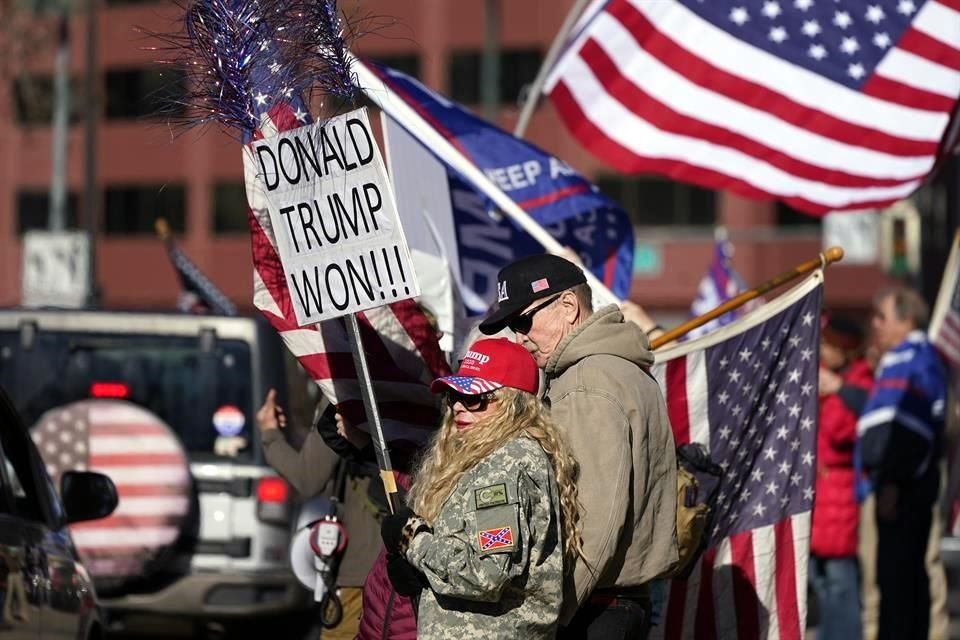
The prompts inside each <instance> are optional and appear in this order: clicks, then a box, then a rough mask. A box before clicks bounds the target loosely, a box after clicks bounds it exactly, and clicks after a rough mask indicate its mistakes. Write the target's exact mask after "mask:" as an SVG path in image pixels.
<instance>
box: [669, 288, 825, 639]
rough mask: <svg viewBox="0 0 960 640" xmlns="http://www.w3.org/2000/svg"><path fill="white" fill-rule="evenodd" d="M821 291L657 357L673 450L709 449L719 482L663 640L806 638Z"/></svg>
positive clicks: (801, 291) (672, 588)
mask: <svg viewBox="0 0 960 640" xmlns="http://www.w3.org/2000/svg"><path fill="white" fill-rule="evenodd" d="M821 283H822V275H821V274H820V273H817V274H815V275H814V276H812V277H810V278H809V279H808V280H806V281H805V282H803V283H801V284H800V285H798V286H797V287H795V288H794V289H792V290H791V291H789V292H788V293H785V294H784V295H782V296H780V297H779V298H777V299H776V300H774V301H772V302H770V303H768V304H766V305H764V306H763V307H761V308H760V309H758V310H756V311H754V312H753V313H751V314H749V315H747V316H745V317H744V318H743V319H742V320H740V321H738V322H736V323H733V324H730V325H727V326H726V327H724V328H722V329H719V330H717V331H716V332H714V333H712V334H710V335H707V336H704V337H703V338H701V339H699V340H695V341H691V342H688V343H685V344H684V345H682V346H680V347H675V348H673V349H670V350H667V351H665V352H663V353H662V354H659V353H658V354H657V355H658V362H657V364H656V366H655V367H654V369H653V372H654V375H655V376H656V378H657V380H658V382H659V383H660V386H661V389H663V390H664V394H665V397H666V400H667V410H668V413H669V415H670V421H671V424H672V426H673V431H674V436H675V439H676V441H677V444H678V445H680V444H684V443H687V442H699V443H702V444H703V445H704V446H706V447H707V448H708V450H709V451H710V454H711V457H712V459H713V460H714V461H715V462H716V463H717V464H719V465H720V466H721V467H722V468H723V470H724V474H723V477H722V479H721V482H720V487H719V494H718V499H717V500H718V506H717V511H716V520H715V523H714V525H713V528H712V530H711V531H709V532H708V534H709V536H710V538H709V548H708V550H707V551H706V553H705V554H704V555H703V556H702V558H701V559H700V560H699V562H698V563H697V565H696V566H694V568H693V571H692V573H691V575H690V577H689V578H688V579H686V580H679V579H677V580H673V581H672V582H671V583H670V585H669V589H668V592H669V595H668V600H667V604H666V608H665V612H664V620H663V622H662V623H661V624H660V625H659V626H658V627H656V628H655V632H654V634H655V637H657V638H667V639H678V638H696V639H697V640H711V639H722V640H728V639H734V638H736V639H739V640H744V639H749V638H766V639H783V640H800V639H801V638H803V633H804V625H805V622H806V613H807V605H806V593H807V558H808V553H809V547H810V544H809V543H810V512H811V509H812V506H813V495H814V470H815V469H816V465H815V455H816V421H817V366H818V353H819V352H818V339H819V335H818V334H819V330H820V299H821V292H822V286H821ZM661 358H662V361H661Z"/></svg>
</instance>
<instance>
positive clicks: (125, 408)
mask: <svg viewBox="0 0 960 640" xmlns="http://www.w3.org/2000/svg"><path fill="white" fill-rule="evenodd" d="M31 435H32V437H33V440H34V442H35V443H36V444H37V448H38V450H39V451H40V455H41V457H42V458H43V461H44V463H45V464H46V467H47V471H48V473H49V474H50V477H51V478H52V479H53V481H54V485H55V486H57V487H58V488H59V483H60V476H61V474H62V473H63V472H64V471H67V470H71V469H75V470H80V471H84V470H89V471H99V472H101V473H104V474H106V475H108V476H110V478H111V479H112V480H113V482H114V484H115V485H116V487H117V495H118V496H119V503H118V505H117V509H116V510H115V511H114V512H113V514H111V515H110V516H108V517H107V518H103V519H101V520H95V521H91V522H79V523H75V524H72V525H70V532H71V534H72V536H73V539H74V542H75V543H76V545H77V549H78V551H79V552H80V556H81V559H82V560H83V563H84V565H85V566H86V567H87V569H88V570H89V571H90V574H91V576H92V577H93V580H94V584H95V586H96V589H97V592H98V594H99V595H101V596H111V595H121V594H124V593H129V592H130V591H132V590H135V589H136V587H137V585H138V583H141V582H142V581H144V580H145V579H148V578H149V577H150V576H151V574H153V573H155V572H156V571H157V570H158V569H160V568H161V567H163V565H164V564H166V563H167V560H169V559H170V557H171V555H172V554H173V549H174V545H175V544H176V542H177V540H178V539H179V538H180V536H181V534H182V533H183V532H184V531H186V530H188V528H189V527H190V523H191V522H192V521H193V520H194V519H195V517H196V508H197V506H196V500H195V499H194V495H193V481H192V479H191V476H190V466H189V462H188V459H187V455H186V452H185V451H184V449H183V446H182V445H181V444H180V441H179V440H178V438H177V436H176V434H175V433H174V432H173V430H172V429H171V428H170V427H169V426H167V424H165V423H164V422H163V421H162V420H161V419H160V418H159V417H157V416H156V415H155V414H153V413H151V412H149V411H147V410H146V409H144V408H142V407H140V406H137V405H135V404H133V403H130V402H127V401H125V400H112V399H111V400H103V399H96V400H82V401H79V402H74V403H72V404H68V405H64V406H62V407H57V408H55V409H51V410H50V411H47V412H46V413H45V414H43V415H42V416H41V417H40V419H39V420H38V421H37V423H36V424H35V425H34V426H33V427H32V428H31ZM58 490H59V489H58Z"/></svg>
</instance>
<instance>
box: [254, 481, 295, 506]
mask: <svg viewBox="0 0 960 640" xmlns="http://www.w3.org/2000/svg"><path fill="white" fill-rule="evenodd" d="M289 496H290V489H289V488H288V487H287V483H286V481H284V479H283V478H277V477H276V476H271V477H267V478H261V479H260V482H259V483H258V484H257V501H258V502H268V503H273V504H276V503H280V502H286V501H287V498H288V497H289Z"/></svg>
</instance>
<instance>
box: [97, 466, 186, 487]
mask: <svg viewBox="0 0 960 640" xmlns="http://www.w3.org/2000/svg"><path fill="white" fill-rule="evenodd" d="M90 469H91V470H93V471H101V472H102V473H106V474H108V475H109V476H110V479H111V480H113V482H114V483H115V484H116V485H117V488H118V489H122V488H123V487H124V486H127V485H132V484H148V485H149V484H158V483H167V482H170V483H177V484H181V483H186V482H187V481H188V480H189V478H190V473H189V472H188V471H187V469H186V467H185V466H184V465H183V464H151V465H145V464H138V465H132V466H128V465H120V466H106V465H98V464H96V463H91V465H90Z"/></svg>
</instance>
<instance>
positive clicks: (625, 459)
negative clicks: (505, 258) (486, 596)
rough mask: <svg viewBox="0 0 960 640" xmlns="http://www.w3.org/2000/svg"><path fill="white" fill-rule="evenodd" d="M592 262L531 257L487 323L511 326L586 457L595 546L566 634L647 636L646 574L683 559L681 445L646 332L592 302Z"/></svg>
mask: <svg viewBox="0 0 960 640" xmlns="http://www.w3.org/2000/svg"><path fill="white" fill-rule="evenodd" d="M591 298H592V296H591V292H590V287H589V285H587V283H586V278H585V277H584V275H583V271H581V269H580V268H579V267H577V266H576V265H574V264H573V263H571V262H569V261H567V260H564V259H563V258H560V257H558V256H551V255H539V256H530V257H526V258H521V259H520V260H517V261H515V262H513V263H512V264H509V265H507V266H506V267H504V268H503V269H501V271H500V273H499V274H498V277H497V307H496V309H495V310H494V311H493V312H492V313H491V314H490V315H489V316H488V317H487V318H486V319H485V320H484V321H483V322H482V323H481V324H480V330H481V331H483V332H484V333H487V334H493V333H496V332H498V331H500V330H501V329H503V328H504V327H509V328H510V329H511V330H513V331H514V333H516V335H517V342H518V343H519V344H521V345H523V347H524V348H526V349H527V350H528V351H529V352H530V353H531V354H532V355H533V357H534V359H535V360H536V361H537V365H538V366H539V367H540V368H541V369H542V370H543V371H544V374H545V376H546V389H545V395H544V399H545V401H547V402H548V403H549V404H550V406H551V412H552V415H553V418H554V421H555V422H556V424H557V425H558V426H559V427H560V429H561V430H562V431H563V432H564V435H565V437H566V439H567V441H568V442H569V443H570V446H571V449H572V451H573V454H574V456H575V457H576V458H577V461H578V462H579V463H580V477H579V480H578V483H577V485H578V489H579V492H580V501H581V503H582V506H583V513H582V523H583V526H582V535H583V549H584V556H585V559H584V558H581V559H578V560H577V563H576V565H575V566H574V568H573V571H572V572H568V573H567V574H566V575H567V580H566V584H565V585H564V588H565V596H564V610H563V612H562V613H561V624H563V625H564V626H565V629H564V630H562V632H561V634H560V637H561V638H611V637H626V638H641V639H642V638H646V637H647V634H648V632H649V627H650V597H649V591H648V588H647V583H648V582H649V581H651V580H653V579H654V578H656V577H657V576H659V575H661V574H663V573H664V572H665V571H668V570H669V569H671V568H673V566H674V565H675V564H676V562H677V545H676V491H677V478H676V469H677V464H676V452H675V444H674V441H673V434H672V433H671V430H670V423H669V420H668V418H667V411H666V406H665V404H664V401H663V396H662V394H661V393H660V390H659V389H658V387H657V384H656V382H655V381H654V379H653V378H652V377H651V376H650V375H649V374H648V373H647V371H646V369H648V368H649V367H650V365H651V364H653V354H652V353H651V352H650V349H649V344H648V341H647V336H646V335H645V334H644V333H643V331H641V330H640V328H639V327H638V326H636V325H635V324H633V323H629V322H624V319H623V314H622V313H621V312H620V309H619V308H617V307H616V305H610V306H607V307H604V308H603V309H600V310H598V311H597V312H596V313H594V312H593V311H592V306H591Z"/></svg>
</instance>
